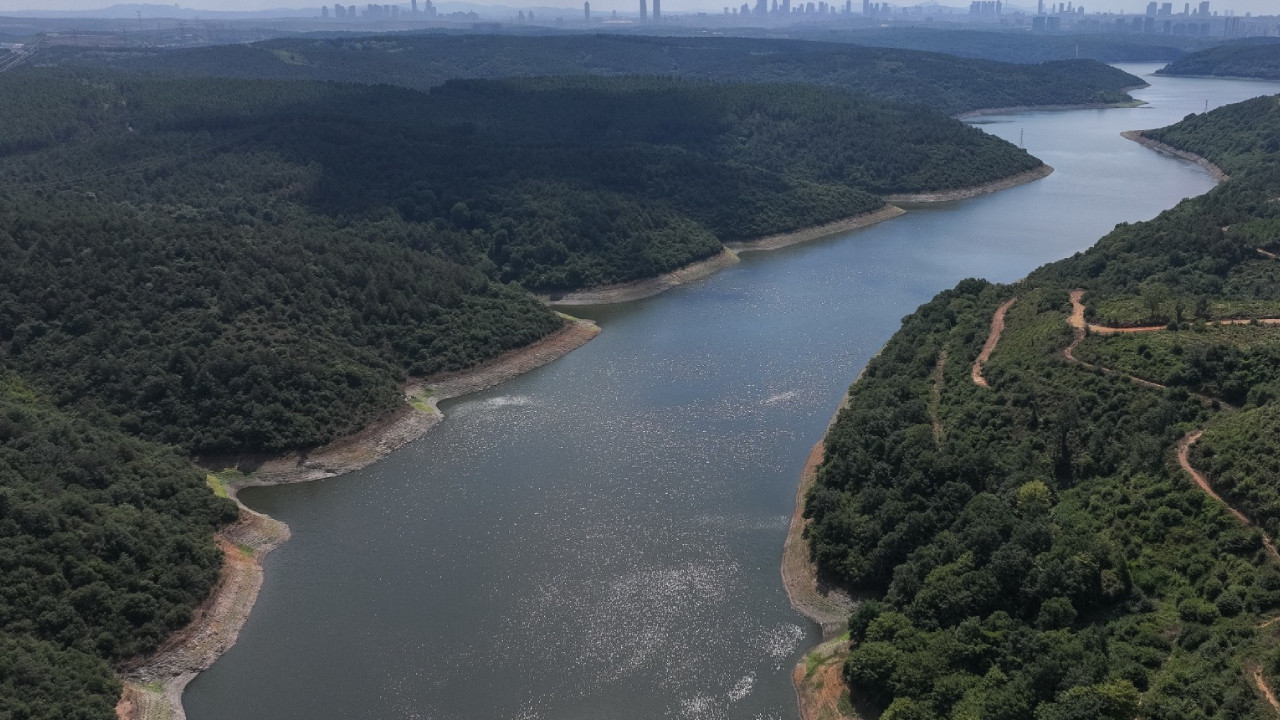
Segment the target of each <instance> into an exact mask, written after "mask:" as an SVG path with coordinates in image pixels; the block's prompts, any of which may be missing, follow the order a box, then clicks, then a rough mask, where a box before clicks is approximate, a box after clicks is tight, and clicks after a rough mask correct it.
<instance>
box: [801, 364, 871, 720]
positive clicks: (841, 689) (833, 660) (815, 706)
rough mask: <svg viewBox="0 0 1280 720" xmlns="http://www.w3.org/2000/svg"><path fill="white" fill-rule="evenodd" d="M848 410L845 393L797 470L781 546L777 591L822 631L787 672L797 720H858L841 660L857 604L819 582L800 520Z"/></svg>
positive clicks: (847, 400) (804, 523) (806, 524)
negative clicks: (836, 427) (835, 428)
mask: <svg viewBox="0 0 1280 720" xmlns="http://www.w3.org/2000/svg"><path fill="white" fill-rule="evenodd" d="M877 354H878V353H877ZM872 359H874V358H872ZM868 363H870V360H869V361H868ZM865 372H866V367H865V366H864V367H863V369H862V372H860V373H858V377H857V379H856V380H854V384H857V382H858V380H861V379H862V375H863V373H865ZM848 406H849V394H848V393H847V392H846V393H845V395H844V397H843V398H841V400H840V405H839V406H838V407H837V408H836V411H835V412H834V413H832V415H831V420H830V421H828V422H827V427H826V429H824V430H823V432H822V439H821V440H819V441H818V442H817V443H816V444H815V445H814V446H813V449H812V450H810V451H809V457H808V458H807V459H806V460H805V464H804V468H803V469H802V470H801V471H800V482H799V484H798V487H797V488H796V506H795V509H794V510H793V511H792V513H791V525H790V526H789V527H788V528H787V539H786V540H785V541H784V543H783V546H782V563H781V565H782V567H781V573H782V586H783V588H784V589H785V590H786V592H787V600H788V601H790V603H791V607H793V608H795V610H796V612H799V613H800V614H801V615H804V616H805V617H806V618H808V619H809V620H811V621H813V622H815V623H817V624H818V626H819V627H820V628H822V642H820V643H819V644H818V645H816V646H814V647H812V648H809V649H808V650H806V651H805V653H804V655H802V656H801V658H800V662H798V663H796V666H795V668H793V669H792V671H791V685H792V687H793V688H794V689H795V692H796V705H797V706H798V707H799V710H800V719H801V720H857V712H856V710H854V709H853V705H852V701H851V698H850V696H849V691H848V688H846V687H845V685H844V677H843V673H844V660H845V658H846V657H848V655H849V646H848V642H847V638H846V634H847V631H848V622H849V613H850V612H851V611H852V610H853V608H854V606H855V605H856V601H855V600H854V599H853V598H851V597H850V596H849V595H848V594H847V593H845V592H844V591H843V590H839V589H836V588H831V587H829V586H826V585H825V584H824V583H823V582H822V580H821V579H820V578H819V576H818V567H817V565H815V564H814V562H813V561H812V560H811V559H810V558H809V543H808V540H806V538H805V536H804V531H805V528H806V527H807V526H808V524H809V521H808V520H806V519H805V517H804V499H805V496H806V495H807V494H808V493H809V488H811V487H813V484H814V482H815V481H816V480H817V475H818V466H819V465H821V464H822V460H823V457H824V455H825V454H826V440H827V437H826V436H827V432H828V431H830V429H831V426H832V425H834V424H835V422H836V418H837V417H838V416H839V415H840V411H841V410H844V409H845V408H846V407H848Z"/></svg>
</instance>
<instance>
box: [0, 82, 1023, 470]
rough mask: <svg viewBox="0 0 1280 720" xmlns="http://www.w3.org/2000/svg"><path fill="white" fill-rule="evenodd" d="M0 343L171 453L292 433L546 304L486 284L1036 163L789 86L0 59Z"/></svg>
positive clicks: (451, 362) (833, 95) (930, 117)
mask: <svg viewBox="0 0 1280 720" xmlns="http://www.w3.org/2000/svg"><path fill="white" fill-rule="evenodd" d="M0 105H2V106H3V108H4V113H5V115H6V117H7V118H9V122H8V123H7V124H6V125H5V126H4V127H3V128H0V148H3V149H4V150H5V152H6V154H7V157H6V158H4V160H3V162H0V185H2V186H4V187H5V188H6V193H5V195H4V196H3V198H0V247H3V248H4V253H5V256H6V257H9V258H15V259H16V260H17V261H16V262H9V263H6V264H4V266H3V267H0V343H3V345H2V346H0V347H2V349H3V358H4V361H5V363H6V364H7V365H8V366H9V367H12V368H14V369H16V370H18V371H19V372H21V373H22V374H23V376H24V377H25V378H27V379H28V380H30V381H31V382H33V383H34V384H36V385H38V386H39V387H41V388H42V389H44V390H46V391H48V392H50V393H51V394H52V395H53V396H54V397H55V398H56V399H57V401H58V402H60V403H64V404H75V405H77V406H82V407H84V408H86V409H97V410H104V411H106V412H107V413H109V414H111V415H113V416H116V417H119V418H121V421H122V422H123V424H124V429H125V430H126V431H128V432H132V433H137V434H139V435H141V436H143V437H147V438H151V439H154V440H159V441H163V442H167V443H173V444H176V445H178V446H180V447H183V448H185V449H187V450H189V451H192V452H195V453H222V452H229V451H235V450H244V449H250V450H280V449H285V448H294V447H306V446H310V445H315V444H317V443H321V442H324V441H326V440H328V439H331V438H332V437H334V436H335V435H338V434H342V433H345V432H350V431H352V430H355V429H357V428H359V427H361V426H363V425H365V424H367V423H368V422H370V421H371V420H373V419H376V418H377V417H378V416H380V415H382V414H385V413H386V412H388V411H390V410H391V409H393V408H395V407H396V406H398V404H399V403H400V398H399V393H398V391H397V384H398V382H399V381H400V380H401V379H402V378H403V376H404V374H406V373H408V374H413V375H429V374H431V373H434V372H439V371H445V370H456V369H460V368H463V367H467V366H470V365H473V364H475V363H476V362H478V361H480V360H483V359H485V358H489V357H493V356H495V355H497V354H499V353H501V352H503V351H505V350H508V349H511V348H514V347H519V346H522V345H525V344H528V343H529V342H531V341H533V340H535V339H537V338H538V337H541V336H543V335H545V334H547V333H548V332H551V331H552V330H554V329H556V328H557V327H558V326H559V324H560V321H559V320H558V319H557V318H556V317H555V316H554V315H552V314H551V313H550V312H548V311H547V310H545V309H544V308H542V306H541V305H539V304H538V303H537V302H536V301H534V300H533V299H532V298H530V297H528V296H527V295H525V294H524V293H523V292H521V290H520V288H519V287H517V286H515V285H511V284H510V283H513V282H518V283H520V284H522V285H523V287H525V288H529V289H542V290H558V289H571V288H576V287H584V286H590V285H596V284H600V283H608V282H616V281H623V280H630V279H633V278H639V277H647V276H652V275H655V274H658V273H661V272H664V271H666V270H670V269H673V268H675V267H678V266H680V265H683V264H686V263H688V262H690V261H692V260H697V259H699V258H702V257H706V256H709V255H712V254H714V253H716V252H719V251H720V250H721V247H722V246H721V241H722V240H736V239H747V238H752V237H756V236H762V235H767V234H770V233H775V232H781V231H787V230H791V229H795V228H797V227H803V226H809V225H816V224H820V223H824V222H829V221H832V220H835V219H839V218H843V217H847V216H850V215H856V214H859V213H862V212H866V211H869V210H874V209H876V208H878V207H880V206H881V205H882V201H880V200H879V199H878V198H877V197H876V196H875V195H873V194H871V193H873V192H874V193H881V192H897V191H914V190H928V189H936V188H948V187H960V186H967V185H972V184H975V183H980V182H986V181H989V180H995V179H999V178H1002V177H1006V176H1008V175H1012V174H1015V173H1017V172H1020V171H1023V170H1026V169H1029V168H1033V167H1036V166H1038V165H1039V164H1040V163H1039V161H1038V160H1036V159H1035V158H1033V157H1031V156H1030V155H1028V154H1026V153H1025V152H1024V151H1022V150H1020V149H1018V148H1016V147H1013V146H1012V145H1010V144H1008V143H1006V142H1003V141H1001V140H998V139H996V138H994V137H991V136H988V135H986V134H984V133H982V132H980V131H978V130H976V129H973V128H970V127H968V126H965V125H964V124H962V123H959V122H956V121H954V120H951V119H949V118H946V117H943V116H941V115H936V114H930V113H921V112H919V111H918V110H917V109H915V108H912V107H909V106H901V105H895V104H891V103H884V102H882V101H874V100H870V99H867V98H866V97H865V96H859V95H854V94H851V93H848V92H845V91H840V90H835V89H828V88H820V87H813V86H782V85H769V86H742V85H715V84H705V83H694V82H686V81H677V80H667V79H652V78H634V79H618V78H615V79H602V78H597V79H592V78H582V79H542V80H520V81H502V82H499V81H458V82H453V83H448V84H446V85H445V86H442V87H440V88H437V89H436V90H434V91H432V92H431V93H430V94H427V93H422V92H417V91H412V90H406V89H400V88H394V87H389V86H359V85H337V84H327V83H310V82H279V81H240V80H217V79H208V80H202V81H192V80H167V79H145V80H144V79H139V78H136V77H130V76H118V75H113V74H101V73H98V72H96V71H95V72H91V73H88V74H80V73H77V72H74V71H73V72H67V71H61V70H55V71H48V70H38V71H30V72H17V73H12V74H9V75H6V76H5V77H4V78H0Z"/></svg>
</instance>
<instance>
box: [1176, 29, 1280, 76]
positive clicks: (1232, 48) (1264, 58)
mask: <svg viewBox="0 0 1280 720" xmlns="http://www.w3.org/2000/svg"><path fill="white" fill-rule="evenodd" d="M1156 72H1157V73H1159V74H1161V75H1219V76H1224V77H1246V78H1264V79H1267V80H1280V40H1277V39H1276V38H1252V39H1249V40H1238V41H1236V42H1232V43H1229V44H1226V45H1220V46H1218V47H1212V48H1208V49H1205V50H1201V51H1199V52H1195V53H1191V54H1190V55H1187V56H1186V57H1183V58H1179V59H1178V60H1175V61H1173V62H1171V63H1169V64H1168V65H1167V66H1165V67H1163V68H1161V69H1159V70H1157V71H1156Z"/></svg>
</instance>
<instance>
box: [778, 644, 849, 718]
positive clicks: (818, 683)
mask: <svg viewBox="0 0 1280 720" xmlns="http://www.w3.org/2000/svg"><path fill="white" fill-rule="evenodd" d="M848 645H849V643H848V641H847V640H833V641H830V642H826V643H823V644H822V645H819V646H818V647H816V648H814V649H813V650H811V651H810V652H809V653H807V654H806V657H805V659H802V660H801V661H800V663H799V664H798V665H796V667H795V670H793V671H792V672H791V682H792V684H793V685H795V688H796V699H797V700H798V701H799V704H800V718H801V720H858V715H857V714H856V713H851V712H850V709H851V708H852V705H851V703H850V700H849V688H848V687H846V686H845V684H844V660H845V658H846V657H848V655H849V647H848ZM811 663H813V664H811ZM811 668H812V669H811Z"/></svg>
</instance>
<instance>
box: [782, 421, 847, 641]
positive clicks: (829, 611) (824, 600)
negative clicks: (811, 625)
mask: <svg viewBox="0 0 1280 720" xmlns="http://www.w3.org/2000/svg"><path fill="white" fill-rule="evenodd" d="M842 406H843V404H842ZM823 435H824V436H825V435H826V433H823ZM825 452H826V438H825V437H824V438H823V439H822V440H819V441H818V443H817V444H816V445H814V446H813V449H812V450H810V451H809V458H808V460H806V461H805V464H804V469H803V470H801V471H800V483H799V486H798V487H797V488H796V507H795V510H793V511H792V513H791V525H790V526H789V527H788V529H787V539H786V541H785V542H784V543H783V546H782V569H781V571H782V586H783V588H784V589H786V591H787V600H789V601H790V602H791V607H793V608H795V609H796V611H797V612H799V613H800V614H801V615H804V616H805V617H807V618H809V619H810V620H812V621H813V622H815V623H817V624H818V626H819V627H821V628H822V640H823V642H827V641H829V640H831V639H832V638H836V637H839V636H840V634H841V633H843V632H844V631H845V626H846V625H847V623H848V622H849V612H850V611H852V610H853V607H854V605H855V602H854V600H853V598H851V597H849V595H848V594H846V593H845V592H844V591H843V590H839V589H836V588H831V587H829V586H827V585H826V584H825V583H823V582H822V580H821V579H820V578H819V576H818V568H817V566H816V565H815V564H814V563H813V561H812V560H810V559H809V543H808V542H807V541H806V539H805V537H804V531H805V528H806V527H807V526H808V524H809V521H808V520H807V519H805V517H804V500H805V496H806V495H808V493H809V488H811V487H813V484H814V482H815V481H816V479H817V475H818V466H819V465H821V464H822V459H823V456H824V455H825Z"/></svg>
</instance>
